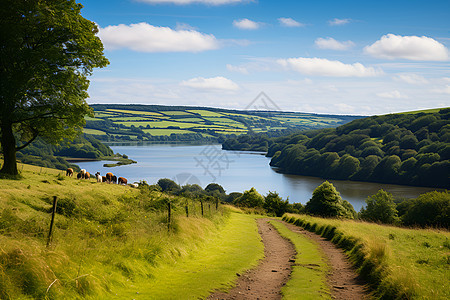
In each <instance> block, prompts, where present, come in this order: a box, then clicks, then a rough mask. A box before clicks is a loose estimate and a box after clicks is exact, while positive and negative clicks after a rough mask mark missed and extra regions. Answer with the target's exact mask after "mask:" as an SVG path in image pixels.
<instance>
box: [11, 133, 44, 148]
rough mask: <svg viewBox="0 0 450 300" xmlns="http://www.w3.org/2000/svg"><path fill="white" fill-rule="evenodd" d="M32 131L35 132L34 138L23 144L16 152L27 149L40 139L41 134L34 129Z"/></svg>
mask: <svg viewBox="0 0 450 300" xmlns="http://www.w3.org/2000/svg"><path fill="white" fill-rule="evenodd" d="M32 130H33V137H32V138H31V139H30V140H29V141H28V142H26V143H25V144H23V145H22V146H20V147H16V151H19V150H22V149H23V148H25V147H26V146H28V145H29V144H31V143H32V142H33V141H34V140H35V139H36V138H37V137H38V135H39V132H38V131H37V130H34V129H32Z"/></svg>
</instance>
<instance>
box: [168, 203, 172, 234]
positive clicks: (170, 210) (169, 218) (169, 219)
mask: <svg viewBox="0 0 450 300" xmlns="http://www.w3.org/2000/svg"><path fill="white" fill-rule="evenodd" d="M167 208H168V209H167V230H168V231H170V222H171V218H172V207H171V205H170V202H167Z"/></svg>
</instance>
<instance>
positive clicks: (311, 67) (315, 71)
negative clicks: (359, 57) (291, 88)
mask: <svg viewBox="0 0 450 300" xmlns="http://www.w3.org/2000/svg"><path fill="white" fill-rule="evenodd" d="M277 63H278V64H279V65H281V66H283V67H284V68H285V69H288V70H294V71H297V72H300V73H302V74H306V75H316V76H331V77H371V76H378V75H381V74H382V71H381V70H377V69H374V68H372V67H365V66H363V65H362V64H360V63H354V64H344V63H342V62H340V61H336V60H328V59H324V58H305V57H298V58H288V59H279V60H277Z"/></svg>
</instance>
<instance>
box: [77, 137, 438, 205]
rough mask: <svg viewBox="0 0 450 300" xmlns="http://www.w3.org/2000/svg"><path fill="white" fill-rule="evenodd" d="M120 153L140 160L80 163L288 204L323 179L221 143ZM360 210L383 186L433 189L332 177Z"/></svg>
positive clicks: (408, 192)
mask: <svg viewBox="0 0 450 300" xmlns="http://www.w3.org/2000/svg"><path fill="white" fill-rule="evenodd" d="M111 148H112V149H113V151H114V152H115V153H121V154H123V153H125V154H127V155H128V157H129V158H131V159H133V160H136V161H137V162H138V163H137V164H132V165H126V166H120V167H114V168H105V167H103V164H104V163H105V162H104V161H102V162H98V161H96V162H80V163H77V164H78V165H79V166H80V167H81V168H84V169H86V170H87V171H88V172H90V173H91V174H95V172H97V171H99V172H100V173H101V174H102V175H104V174H105V173H107V172H112V173H114V174H116V175H117V176H122V177H125V178H127V179H128V182H129V183H132V182H139V181H141V180H145V181H147V183H149V184H153V183H156V182H157V181H158V179H160V178H170V179H173V180H175V181H176V182H177V183H179V184H181V185H184V184H186V183H190V184H193V183H196V184H199V185H201V186H202V187H203V188H204V187H206V186H207V185H208V184H209V183H211V182H216V183H218V184H220V185H221V186H223V187H224V189H225V190H226V192H227V193H231V192H243V191H245V190H248V189H250V188H251V187H255V188H256V190H257V191H258V192H259V193H261V194H263V195H265V194H267V193H268V192H269V191H276V192H278V193H279V194H280V196H282V197H283V198H284V199H286V198H289V202H301V203H303V204H304V203H306V202H307V201H308V200H309V199H310V198H311V195H312V192H313V191H314V189H315V188H316V187H317V186H318V185H320V184H321V183H322V182H323V181H324V180H323V179H320V178H316V177H307V176H298V175H285V174H280V173H277V172H276V171H275V170H274V169H273V168H271V167H270V166H269V162H270V158H267V157H265V156H264V155H260V154H257V153H246V152H234V151H224V150H221V146H220V145H201V146H197V145H196V146H193V145H168V144H164V145H159V144H152V145H142V146H139V145H132V146H131V145H129V146H111ZM329 181H330V182H332V183H333V185H334V186H335V187H336V189H337V190H338V191H339V192H340V193H341V196H342V198H343V199H346V200H348V201H349V202H350V203H351V204H352V205H353V207H354V208H355V210H356V211H359V210H360V209H361V207H362V206H363V205H364V204H365V202H364V201H365V199H366V198H367V196H369V195H373V194H375V193H376V192H377V191H378V190H379V189H384V190H387V191H389V192H391V193H392V194H394V195H395V196H397V197H405V198H415V197H417V196H418V195H419V194H421V193H425V192H428V191H431V190H433V189H430V188H418V187H410V186H399V185H388V184H377V183H367V182H352V181H339V180H329Z"/></svg>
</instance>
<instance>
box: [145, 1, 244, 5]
mask: <svg viewBox="0 0 450 300" xmlns="http://www.w3.org/2000/svg"><path fill="white" fill-rule="evenodd" d="M137 1H139V2H144V3H150V4H166V3H169V4H181V5H183V4H193V3H199V4H207V5H224V4H234V3H245V2H250V1H251V0H137Z"/></svg>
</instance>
